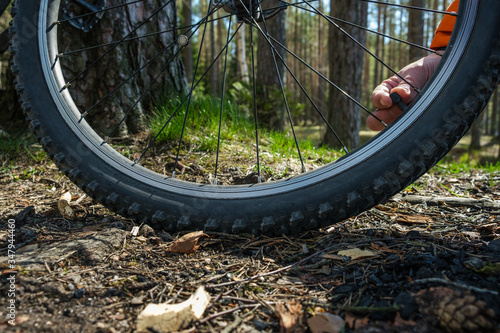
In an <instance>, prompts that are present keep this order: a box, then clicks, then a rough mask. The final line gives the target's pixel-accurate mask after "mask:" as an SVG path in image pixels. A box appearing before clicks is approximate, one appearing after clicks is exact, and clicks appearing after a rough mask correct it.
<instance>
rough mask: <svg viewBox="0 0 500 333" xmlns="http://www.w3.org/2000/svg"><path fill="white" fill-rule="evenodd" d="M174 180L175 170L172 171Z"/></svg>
mask: <svg viewBox="0 0 500 333" xmlns="http://www.w3.org/2000/svg"><path fill="white" fill-rule="evenodd" d="M174 178H175V170H174V171H172V179H174Z"/></svg>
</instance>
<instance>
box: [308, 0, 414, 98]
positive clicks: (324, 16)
mask: <svg viewBox="0 0 500 333" xmlns="http://www.w3.org/2000/svg"><path fill="white" fill-rule="evenodd" d="M305 3H306V4H307V5H308V6H309V7H311V8H313V10H314V11H315V12H316V13H318V14H319V15H321V16H322V17H323V18H324V19H326V20H327V21H328V22H329V23H330V24H332V25H333V26H334V27H335V28H337V29H339V30H340V31H341V32H342V33H343V34H344V35H346V37H348V38H349V39H351V40H352V41H353V42H354V43H356V45H358V46H359V47H361V48H362V49H363V50H365V52H367V53H368V54H369V55H371V56H372V57H373V58H375V59H376V60H377V61H378V62H379V63H380V64H381V65H383V66H384V67H385V68H387V69H388V70H389V71H391V72H392V73H393V74H394V75H396V76H397V77H398V78H400V79H401V80H402V81H404V82H405V83H407V84H408V85H409V86H410V87H412V88H413V89H414V90H415V91H416V92H418V93H419V92H420V89H418V88H417V87H415V86H414V85H413V84H411V83H410V82H408V80H406V79H405V78H404V77H402V76H401V75H399V74H398V73H397V72H396V71H395V70H394V69H393V68H392V67H391V66H389V65H387V64H386V63H385V62H384V61H383V60H382V59H380V58H379V57H378V56H377V55H375V54H374V53H373V52H371V51H370V50H368V48H367V47H366V46H364V45H363V44H362V43H360V42H359V41H358V40H357V39H356V38H354V37H353V36H352V35H351V34H349V33H348V32H347V31H345V30H344V29H342V28H341V27H340V26H339V25H338V24H337V23H335V22H334V21H333V20H332V19H331V18H329V17H328V16H326V15H325V14H324V13H322V12H320V11H319V10H318V9H317V8H315V7H314V6H313V5H311V4H310V3H309V1H307V0H306V1H305Z"/></svg>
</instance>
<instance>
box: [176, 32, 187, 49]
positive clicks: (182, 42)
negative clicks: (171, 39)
mask: <svg viewBox="0 0 500 333" xmlns="http://www.w3.org/2000/svg"><path fill="white" fill-rule="evenodd" d="M177 44H179V46H181V47H184V46H187V45H188V44H189V38H188V37H187V36H186V35H180V36H179V37H177Z"/></svg>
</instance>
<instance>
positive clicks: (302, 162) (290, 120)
mask: <svg viewBox="0 0 500 333" xmlns="http://www.w3.org/2000/svg"><path fill="white" fill-rule="evenodd" d="M240 2H241V0H240ZM260 11H261V12H262V8H260ZM252 20H253V24H254V25H255V26H256V28H257V29H258V30H259V32H260V33H261V34H262V36H263V37H264V38H265V39H266V41H267V43H268V44H269V48H270V50H271V54H272V56H273V63H274V70H275V71H276V75H277V78H278V81H279V85H280V89H281V94H282V96H283V102H284V104H285V109H286V112H287V115H288V121H289V122H290V127H291V130H292V134H293V139H294V141H295V146H296V147H297V153H298V155H299V159H300V163H301V165H302V172H306V167H305V165H304V159H303V158H302V153H301V152H300V146H299V141H298V139H297V134H296V133H295V127H294V125H293V120H292V114H291V112H290V107H289V105H288V100H287V98H286V94H285V88H284V86H283V80H282V78H281V75H280V72H279V68H278V63H277V61H276V55H275V50H276V49H275V48H274V46H273V43H272V42H271V40H270V39H269V38H268V37H267V35H268V30H267V24H266V20H265V18H264V17H262V21H263V23H264V31H263V30H262V29H261V28H260V26H259V25H258V24H257V22H256V21H255V19H253V17H252Z"/></svg>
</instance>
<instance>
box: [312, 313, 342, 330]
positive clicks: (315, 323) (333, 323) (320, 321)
mask: <svg viewBox="0 0 500 333" xmlns="http://www.w3.org/2000/svg"><path fill="white" fill-rule="evenodd" d="M307 324H308V325H309V328H310V329H311V332H312V333H340V332H342V330H343V329H344V326H345V321H344V319H342V318H341V317H340V316H337V315H334V314H332V313H329V312H319V313H315V315H314V317H311V318H309V319H307Z"/></svg>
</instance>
